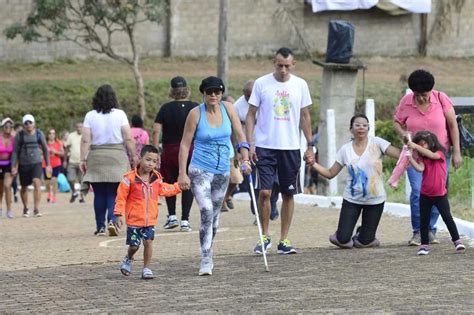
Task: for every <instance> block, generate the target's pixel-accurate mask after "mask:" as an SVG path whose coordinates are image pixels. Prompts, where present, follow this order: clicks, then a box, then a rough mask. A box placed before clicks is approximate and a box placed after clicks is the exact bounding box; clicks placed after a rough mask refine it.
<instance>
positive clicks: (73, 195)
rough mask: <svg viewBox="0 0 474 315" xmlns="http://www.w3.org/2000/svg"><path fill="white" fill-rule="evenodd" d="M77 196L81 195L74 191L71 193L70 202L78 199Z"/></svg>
mask: <svg viewBox="0 0 474 315" xmlns="http://www.w3.org/2000/svg"><path fill="white" fill-rule="evenodd" d="M77 197H79V194H78V193H77V192H74V193H73V194H72V195H71V199H69V202H70V203H73V202H74V201H76V199H77Z"/></svg>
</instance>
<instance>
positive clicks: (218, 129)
mask: <svg viewBox="0 0 474 315" xmlns="http://www.w3.org/2000/svg"><path fill="white" fill-rule="evenodd" d="M199 90H200V91H201V93H202V94H203V97H204V102H203V103H202V104H200V105H199V106H198V107H195V108H193V109H192V110H191V111H190V112H189V115H188V117H187V119H186V124H185V126H184V133H183V139H182V140H181V146H180V149H179V177H178V183H179V186H180V188H181V190H187V189H191V190H192V191H193V194H194V197H195V198H196V202H197V204H198V206H199V210H200V212H201V225H200V227H199V239H200V243H201V265H200V269H199V275H200V276H202V275H211V274H212V269H213V267H214V263H213V260H212V242H213V240H214V237H215V236H216V233H217V228H218V226H219V215H220V211H221V207H222V203H223V202H224V196H225V192H226V189H227V186H228V184H229V177H230V151H231V150H230V149H231V147H230V146H231V142H230V136H231V134H232V133H234V134H235V135H236V138H237V141H238V145H237V150H238V151H239V152H240V153H241V155H242V157H243V160H244V161H243V162H244V165H245V172H246V173H247V174H250V172H251V171H252V169H251V167H250V162H249V156H248V148H249V144H248V143H246V142H244V139H245V138H244V134H243V132H242V126H241V124H240V120H239V117H238V115H237V113H236V111H235V109H234V107H233V106H232V104H231V103H229V102H223V101H221V100H222V94H223V93H224V91H225V87H224V83H223V82H222V80H221V79H220V78H217V77H208V78H206V79H204V80H202V83H201V85H200V87H199ZM193 139H194V151H193V156H192V158H191V163H190V165H189V169H188V170H187V169H186V165H187V160H188V154H189V148H190V145H191V142H192V141H193ZM187 173H188V174H189V177H188V174H187Z"/></svg>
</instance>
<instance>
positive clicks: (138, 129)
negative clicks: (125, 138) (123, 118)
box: [128, 115, 150, 168]
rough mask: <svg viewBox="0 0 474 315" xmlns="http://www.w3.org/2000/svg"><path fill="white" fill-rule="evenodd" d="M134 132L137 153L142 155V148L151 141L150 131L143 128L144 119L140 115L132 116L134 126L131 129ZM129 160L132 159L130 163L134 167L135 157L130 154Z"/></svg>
mask: <svg viewBox="0 0 474 315" xmlns="http://www.w3.org/2000/svg"><path fill="white" fill-rule="evenodd" d="M130 131H131V132H132V137H133V140H134V141H135V148H136V149H135V150H136V152H135V154H136V156H140V152H141V151H142V148H143V147H144V146H145V145H147V144H149V143H150V136H149V135H148V132H147V131H146V130H145V129H143V120H142V119H141V117H140V116H138V115H133V117H132V128H131V129H130ZM128 160H129V161H130V165H131V166H132V168H133V158H132V157H131V156H130V154H129V155H128Z"/></svg>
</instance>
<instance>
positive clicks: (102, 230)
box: [94, 227, 105, 236]
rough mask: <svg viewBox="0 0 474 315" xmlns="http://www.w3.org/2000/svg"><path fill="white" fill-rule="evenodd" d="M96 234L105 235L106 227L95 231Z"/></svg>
mask: <svg viewBox="0 0 474 315" xmlns="http://www.w3.org/2000/svg"><path fill="white" fill-rule="evenodd" d="M94 235H97V236H105V227H101V228H100V229H98V230H97V231H95V232H94Z"/></svg>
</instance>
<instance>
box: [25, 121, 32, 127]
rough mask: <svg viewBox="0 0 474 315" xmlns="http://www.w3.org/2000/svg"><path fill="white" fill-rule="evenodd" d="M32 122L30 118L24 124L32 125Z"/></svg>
mask: <svg viewBox="0 0 474 315" xmlns="http://www.w3.org/2000/svg"><path fill="white" fill-rule="evenodd" d="M32 124H33V122H32V121H29V120H27V121H25V122H24V123H23V125H25V126H28V125H32Z"/></svg>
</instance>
